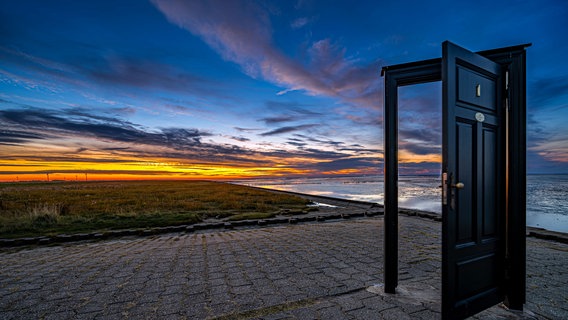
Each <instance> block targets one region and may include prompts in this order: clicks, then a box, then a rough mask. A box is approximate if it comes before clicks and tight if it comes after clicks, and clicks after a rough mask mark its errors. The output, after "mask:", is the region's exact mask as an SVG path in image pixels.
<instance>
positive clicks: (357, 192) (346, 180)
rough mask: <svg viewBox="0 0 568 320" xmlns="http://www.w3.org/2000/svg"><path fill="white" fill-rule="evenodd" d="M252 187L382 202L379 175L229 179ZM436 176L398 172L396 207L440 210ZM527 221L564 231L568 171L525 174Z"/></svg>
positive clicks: (567, 225) (567, 217)
mask: <svg viewBox="0 0 568 320" xmlns="http://www.w3.org/2000/svg"><path fill="white" fill-rule="evenodd" d="M233 182H234V183H237V184H244V185H250V186H255V187H262V188H269V189H276V190H285V191H293V192H299V193H305V194H311V195H318V196H328V197H335V198H342V199H351V200H361V201H367V202H375V203H380V204H383V201H384V181H383V177H382V176H364V177H333V178H296V179H295V178H282V179H255V180H240V181H233ZM439 186H440V178H439V177H438V176H400V177H399V184H398V188H399V199H398V203H399V207H401V208H411V209H419V210H424V211H429V212H434V213H439V214H441V212H442V206H441V189H440V187H439ZM527 225H528V226H532V227H538V228H544V229H547V230H552V231H558V232H564V233H568V175H528V176H527Z"/></svg>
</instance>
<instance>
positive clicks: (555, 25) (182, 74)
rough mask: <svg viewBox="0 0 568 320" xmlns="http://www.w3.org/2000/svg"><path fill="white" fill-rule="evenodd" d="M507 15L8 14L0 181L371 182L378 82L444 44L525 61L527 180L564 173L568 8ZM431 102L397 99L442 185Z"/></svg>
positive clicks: (408, 154)
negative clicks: (521, 52)
mask: <svg viewBox="0 0 568 320" xmlns="http://www.w3.org/2000/svg"><path fill="white" fill-rule="evenodd" d="M486 4H489V2H487V3H486ZM452 6H454V7H455V8H452ZM503 6H504V7H503V8H498V7H497V8H492V13H490V14H489V16H486V13H485V10H484V8H485V7H486V6H479V5H477V6H474V7H471V6H469V5H468V6H467V8H466V7H465V6H464V7H461V6H459V5H457V4H452V5H451V6H449V7H446V6H444V7H441V6H436V5H426V4H422V3H421V2H417V3H415V4H414V7H415V9H414V10H413V11H410V12H406V11H405V10H406V5H397V4H394V3H388V4H387V3H375V2H360V3H359V4H358V5H356V6H352V5H351V4H348V3H346V2H345V3H343V2H340V3H337V4H335V5H333V6H328V5H327V4H326V3H325V2H321V3H320V2H317V1H299V2H297V3H295V2H291V1H290V2H249V1H203V2H201V1H188V2H184V1H159V0H156V1H151V2H144V1H119V2H110V1H109V2H107V1H93V2H84V1H81V2H58V1H55V2H50V3H49V4H46V3H44V2H41V1H39V2H34V1H18V2H13V1H10V2H5V3H3V4H2V5H1V10H0V18H1V19H0V21H1V22H0V26H1V29H0V124H1V129H0V130H1V131H0V148H1V152H0V157H1V161H0V180H2V181H24V180H46V179H50V180H85V179H93V180H104V179H120V180H122V179H196V178H199V179H203V178H208V179H239V178H255V177H283V176H289V177H302V176H306V177H322V176H334V175H340V176H345V175H355V176H356V175H377V174H381V173H382V170H383V163H382V161H383V160H382V159H383V152H382V149H383V141H382V140H383V134H382V130H383V128H382V108H383V106H382V100H383V82H382V81H383V79H382V78H381V77H380V73H379V71H380V68H381V67H382V66H384V65H388V64H396V63H403V62H409V61H413V60H420V59H428V58H435V57H439V56H440V50H441V49H440V43H441V42H442V41H444V40H446V39H449V40H452V41H456V42H457V43H460V44H462V45H465V46H466V47H467V48H469V49H471V50H474V51H475V50H485V49H490V48H496V47H504V46H509V45H516V44H520V43H528V42H532V43H533V47H531V49H530V51H529V59H528V63H529V66H528V71H527V79H528V81H527V88H528V114H529V118H528V142H529V145H528V171H529V173H567V172H568V158H567V148H568V131H567V130H566V126H564V125H563V122H564V120H565V119H567V118H568V108H567V107H566V106H567V102H566V101H568V95H567V93H566V92H568V90H566V86H567V83H568V82H567V81H568V80H567V78H566V77H565V75H566V74H568V64H567V63H566V61H565V57H564V56H565V53H566V52H567V51H568V48H567V47H566V46H567V44H566V42H565V41H559V40H560V39H563V38H565V36H566V31H565V30H568V26H567V24H566V19H565V16H566V14H567V10H568V9H567V6H566V5H565V3H564V2H563V1H548V2H544V3H542V2H538V1H533V2H524V3H522V4H518V5H515V6H509V5H505V4H503ZM505 7H506V8H505ZM454 9H455V10H467V18H464V19H467V23H464V22H463V21H464V20H462V19H461V18H460V19H457V18H456V17H453V16H452V12H454ZM511 11H512V12H513V13H515V15H516V16H522V17H523V19H522V20H518V21H515V22H507V21H508V20H507V19H508V18H507V17H510V16H511V15H512V12H511ZM416 12H421V14H420V15H417V14H416ZM363 13H364V14H363ZM432 17H435V20H436V23H432V20H431V19H432ZM405 90H406V89H405ZM440 90H441V89H440V87H439V85H431V86H429V87H428V86H427V87H426V88H424V89H420V88H413V89H408V90H406V91H404V92H401V99H403V100H401V101H403V109H402V110H401V112H402V116H401V129H400V130H401V136H400V141H399V145H400V148H401V159H400V160H401V163H404V168H405V169H404V170H405V172H406V173H408V174H413V173H426V174H439V171H440V165H439V163H440V159H441V155H440V153H441V150H440V141H441V129H440V123H441V122H440V114H441V107H440V97H439V96H440Z"/></svg>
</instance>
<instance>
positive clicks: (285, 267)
mask: <svg viewBox="0 0 568 320" xmlns="http://www.w3.org/2000/svg"><path fill="white" fill-rule="evenodd" d="M338 212H339V211H338ZM321 214H322V213H318V215H321ZM399 221H400V226H401V228H400V232H399V234H400V241H399V246H400V257H399V266H400V277H399V284H400V285H402V286H405V285H406V286H408V285H415V284H427V285H428V286H430V287H432V288H434V289H435V290H438V292H439V290H440V289H439V288H440V286H441V280H440V276H441V275H440V266H441V254H440V245H441V233H440V227H441V224H440V223H439V222H434V221H430V220H425V219H422V218H417V217H406V216H400V219H399ZM235 228H237V227H236V226H235ZM382 228H383V221H382V217H375V218H361V219H359V218H355V217H352V218H351V219H349V220H339V221H333V222H330V221H326V222H318V223H298V224H294V225H289V224H285V225H278V226H275V225H270V226H269V227H262V228H259V227H256V228H252V229H233V230H224V229H216V230H207V231H195V232H194V233H190V234H183V236H180V235H179V234H163V235H156V236H152V237H141V238H136V237H129V238H120V239H116V238H115V239H114V240H113V239H110V240H104V241H102V240H101V241H98V242H91V243H88V242H82V243H81V242H77V243H66V244H64V245H56V246H53V247H41V246H38V247H30V248H25V249H17V250H14V249H9V248H2V249H0V307H1V308H2V310H3V313H2V316H1V317H0V318H2V319H3V318H6V319H10V318H16V319H27V318H41V317H45V318H49V317H51V318H57V317H60V318H81V319H83V318H106V319H119V318H127V317H128V318H136V319H139V318H141V319H144V318H148V319H155V318H174V319H175V318H188V319H206V318H212V317H217V316H223V315H228V314H232V313H233V312H234V314H235V315H236V316H238V315H239V314H245V315H246V314H251V313H247V312H252V311H254V312H260V313H262V314H265V315H263V316H261V317H260V318H263V319H272V318H273V319H288V318H291V319H294V318H295V319H316V318H321V319H375V318H378V319H381V318H384V319H394V318H397V319H408V318H412V319H416V318H418V319H421V318H422V319H437V318H439V317H440V313H439V311H440V306H439V300H437V301H430V302H428V301H409V300H408V299H406V300H405V299H403V298H401V296H400V295H392V296H384V295H380V294H377V293H373V292H369V291H367V290H366V288H368V287H369V286H372V285H375V284H377V283H380V282H382V281H383V274H382V270H383V265H384V260H383V256H382V244H383V239H382V235H381V234H382ZM567 264H568V245H567V244H564V243H556V242H551V241H548V240H543V239H536V238H527V298H528V302H527V309H530V310H532V312H533V313H532V314H533V315H534V317H535V318H550V319H562V318H568V311H567V310H566V305H567V304H566V302H567V301H568V298H567V297H568V289H567V288H568V271H567V269H566V265H567ZM494 308H495V307H494ZM498 312H502V310H498V309H493V308H492V309H490V310H489V311H486V313H483V316H484V317H489V318H490V317H499V316H501V314H500V313H498ZM528 315H530V314H528V313H527V316H525V318H527V319H530V318H529V317H528ZM479 319H481V318H479Z"/></svg>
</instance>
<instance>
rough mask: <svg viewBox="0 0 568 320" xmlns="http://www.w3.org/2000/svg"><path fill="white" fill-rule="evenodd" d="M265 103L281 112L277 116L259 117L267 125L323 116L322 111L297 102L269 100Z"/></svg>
mask: <svg viewBox="0 0 568 320" xmlns="http://www.w3.org/2000/svg"><path fill="white" fill-rule="evenodd" d="M265 105H266V107H267V108H269V109H271V110H275V111H278V112H279V113H280V114H278V115H275V116H270V117H265V118H262V119H259V121H263V122H264V123H266V124H267V125H270V124H278V123H282V122H292V121H299V120H306V119H311V118H315V117H321V116H322V114H321V113H320V112H315V111H311V110H308V109H305V108H304V106H305V105H302V104H299V103H296V102H279V101H270V100H269V101H266V102H265Z"/></svg>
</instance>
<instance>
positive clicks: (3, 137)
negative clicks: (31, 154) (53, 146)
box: [0, 130, 46, 145]
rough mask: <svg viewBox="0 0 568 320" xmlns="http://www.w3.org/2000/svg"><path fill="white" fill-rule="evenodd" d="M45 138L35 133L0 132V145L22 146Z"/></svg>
mask: <svg viewBox="0 0 568 320" xmlns="http://www.w3.org/2000/svg"><path fill="white" fill-rule="evenodd" d="M45 138H46V137H45V136H44V135H41V134H36V133H30V132H23V131H9V130H0V144H10V145H11V144H22V143H26V142H29V141H32V140H43V139H45Z"/></svg>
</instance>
